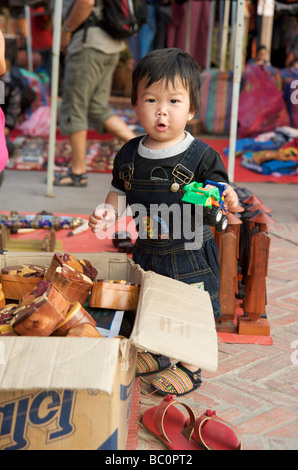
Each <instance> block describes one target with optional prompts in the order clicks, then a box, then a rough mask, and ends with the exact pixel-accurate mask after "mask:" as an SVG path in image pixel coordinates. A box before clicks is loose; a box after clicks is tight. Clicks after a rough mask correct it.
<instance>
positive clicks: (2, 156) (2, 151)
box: [0, 108, 8, 173]
mask: <svg viewBox="0 0 298 470" xmlns="http://www.w3.org/2000/svg"><path fill="white" fill-rule="evenodd" d="M4 127H5V117H4V114H3V111H2V109H1V108H0V173H1V172H2V171H3V170H4V168H5V165H6V163H7V160H8V151H7V146H6V139H5V134H4Z"/></svg>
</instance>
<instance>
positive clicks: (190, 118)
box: [188, 113, 196, 121]
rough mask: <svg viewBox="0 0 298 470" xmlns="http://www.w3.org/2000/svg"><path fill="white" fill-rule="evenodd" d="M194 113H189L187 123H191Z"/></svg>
mask: <svg viewBox="0 0 298 470" xmlns="http://www.w3.org/2000/svg"><path fill="white" fill-rule="evenodd" d="M195 115H196V113H189V115H188V121H191V120H192V119H193V118H194V117H195Z"/></svg>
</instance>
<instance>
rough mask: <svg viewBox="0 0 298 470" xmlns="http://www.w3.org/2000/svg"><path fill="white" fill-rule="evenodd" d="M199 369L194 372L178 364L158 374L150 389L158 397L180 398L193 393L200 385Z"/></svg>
mask: <svg viewBox="0 0 298 470" xmlns="http://www.w3.org/2000/svg"><path fill="white" fill-rule="evenodd" d="M201 383H202V380H201V369H198V370H197V371H195V372H192V371H190V370H189V369H187V368H186V367H184V366H183V365H182V364H181V363H180V362H178V363H177V364H176V365H174V366H173V367H171V368H170V369H168V370H166V371H165V372H163V373H162V374H159V375H158V376H157V377H155V379H154V380H153V381H152V383H151V388H152V389H153V390H155V391H157V393H159V394H160V395H176V396H177V397H180V396H182V395H186V394H187V393H190V392H193V391H194V390H196V389H197V388H199V386H200V385H201Z"/></svg>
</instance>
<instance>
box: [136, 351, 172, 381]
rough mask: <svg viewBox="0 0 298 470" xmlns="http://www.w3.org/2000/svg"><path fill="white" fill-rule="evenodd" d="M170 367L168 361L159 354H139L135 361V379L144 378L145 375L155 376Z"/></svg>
mask: <svg viewBox="0 0 298 470" xmlns="http://www.w3.org/2000/svg"><path fill="white" fill-rule="evenodd" d="M169 367H171V362H170V359H169V358H168V357H166V356H162V355H161V354H153V353H150V352H141V353H139V354H138V359H137V371H136V376H137V377H145V376H146V375H151V374H157V373H158V372H161V371H163V370H166V369H169Z"/></svg>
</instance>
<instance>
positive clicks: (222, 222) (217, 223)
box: [182, 180, 228, 232]
mask: <svg viewBox="0 0 298 470" xmlns="http://www.w3.org/2000/svg"><path fill="white" fill-rule="evenodd" d="M225 189H226V185H225V184H223V183H216V182H214V181H210V180H207V181H206V185H205V187H203V183H197V182H196V181H194V182H193V183H189V184H187V185H186V186H184V190H185V194H184V196H183V198H182V200H183V201H185V202H190V203H192V204H198V205H200V206H203V207H204V223H206V224H207V225H211V226H212V227H215V229H216V230H217V232H224V231H225V230H226V228H227V225H228V217H227V215H226V210H225V208H224V205H223V202H224V197H223V195H222V194H223V192H224V190H225Z"/></svg>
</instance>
